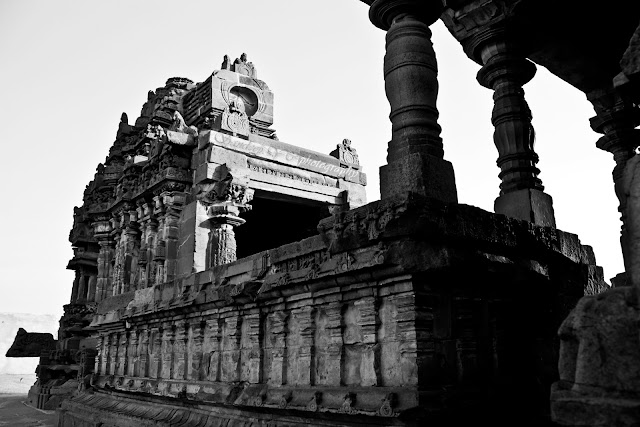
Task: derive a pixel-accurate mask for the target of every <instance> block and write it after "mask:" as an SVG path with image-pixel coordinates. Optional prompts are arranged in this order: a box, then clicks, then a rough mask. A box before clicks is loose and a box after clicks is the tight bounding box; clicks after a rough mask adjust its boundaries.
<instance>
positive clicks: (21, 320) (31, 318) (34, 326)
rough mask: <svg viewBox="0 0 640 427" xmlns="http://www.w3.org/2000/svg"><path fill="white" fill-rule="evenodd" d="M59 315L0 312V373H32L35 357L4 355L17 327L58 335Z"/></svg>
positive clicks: (55, 336)
mask: <svg viewBox="0 0 640 427" xmlns="http://www.w3.org/2000/svg"><path fill="white" fill-rule="evenodd" d="M58 320H59V316H56V315H54V314H29V313H0V375H2V374H15V375H18V374H33V373H34V372H35V370H36V366H38V361H39V358H37V357H19V358H16V357H5V354H7V350H9V347H11V344H13V340H14V338H15V337H16V333H17V332H18V329H19V328H23V329H25V330H26V331H27V332H48V333H50V334H52V335H53V337H54V338H57V337H58Z"/></svg>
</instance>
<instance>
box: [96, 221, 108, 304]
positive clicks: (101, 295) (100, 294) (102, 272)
mask: <svg viewBox="0 0 640 427" xmlns="http://www.w3.org/2000/svg"><path fill="white" fill-rule="evenodd" d="M92 226H93V235H94V237H95V238H96V240H97V241H98V244H99V245H100V252H99V253H98V276H97V278H96V297H95V302H100V301H102V300H103V299H105V298H107V297H108V296H110V294H109V290H110V289H111V260H112V259H113V240H112V239H111V230H112V227H111V222H110V221H108V218H106V217H100V218H97V219H96V221H95V222H93V224H92Z"/></svg>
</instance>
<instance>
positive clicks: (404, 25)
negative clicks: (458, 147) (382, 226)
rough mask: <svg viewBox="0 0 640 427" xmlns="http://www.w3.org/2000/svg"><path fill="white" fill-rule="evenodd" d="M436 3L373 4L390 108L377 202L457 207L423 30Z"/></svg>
mask: <svg viewBox="0 0 640 427" xmlns="http://www.w3.org/2000/svg"><path fill="white" fill-rule="evenodd" d="M441 11H442V3H441V2H438V1H432V2H424V1H416V0H376V1H374V2H373V3H372V4H371V8H370V10H369V18H370V19H371V22H372V23H373V24H374V25H376V26H377V27H379V28H381V29H384V30H387V37H386V54H385V57H384V78H385V91H386V94H387V99H388V100H389V104H390V105H391V114H390V115H389V118H390V120H391V124H392V128H391V133H392V138H391V141H390V142H389V149H388V156H387V161H388V164H387V165H385V166H383V167H381V168H380V194H381V197H382V198H386V197H391V196H393V195H394V194H397V193H401V192H407V191H411V192H417V193H420V194H423V195H426V196H429V197H434V198H437V199H440V200H443V201H445V202H457V194H456V187H455V178H454V174H453V167H452V166H451V164H450V163H449V162H447V161H446V160H444V159H443V156H444V151H443V148H442V139H441V138H440V126H439V125H438V110H437V108H436V99H437V96H438V79H437V73H438V66H437V62H436V56H435V52H434V50H433V46H432V44H431V31H430V30H429V25H430V24H432V23H433V22H435V20H436V19H438V16H439V15H440V13H441Z"/></svg>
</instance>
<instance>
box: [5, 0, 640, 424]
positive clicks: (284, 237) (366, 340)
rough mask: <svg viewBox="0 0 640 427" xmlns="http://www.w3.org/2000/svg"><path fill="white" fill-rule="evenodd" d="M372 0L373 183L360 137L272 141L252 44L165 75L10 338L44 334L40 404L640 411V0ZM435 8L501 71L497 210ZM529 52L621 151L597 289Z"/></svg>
mask: <svg viewBox="0 0 640 427" xmlns="http://www.w3.org/2000/svg"><path fill="white" fill-rule="evenodd" d="M363 3H366V5H364V4H363V13H366V10H365V9H366V8H367V7H368V9H369V17H370V19H371V21H372V23H373V24H374V25H376V26H377V27H379V28H380V29H382V30H384V31H386V32H387V38H386V55H385V59H384V79H385V88H386V94H387V97H388V100H389V103H390V106H391V114H390V120H391V124H392V139H391V141H390V142H389V145H388V157H387V164H385V165H383V166H382V167H381V168H380V187H381V188H380V192H381V199H380V200H379V201H375V202H372V203H367V202H366V198H365V185H366V176H365V175H364V173H363V172H362V169H361V166H360V164H359V160H358V154H357V151H356V148H358V147H354V146H352V144H351V142H350V141H349V140H348V139H345V140H343V141H336V149H335V150H334V151H332V152H331V153H328V154H322V153H318V152H315V151H312V150H309V149H305V148H300V147H296V146H293V145H290V144H287V143H285V142H281V141H279V140H278V138H277V137H276V133H275V131H274V129H273V128H272V125H273V122H274V120H273V119H274V117H273V105H274V95H273V93H272V92H271V91H270V90H269V87H268V86H267V84H266V83H265V82H263V81H261V80H259V79H258V77H257V72H256V67H255V66H254V65H253V64H252V63H251V62H249V61H248V59H247V56H246V55H244V54H243V55H241V56H240V57H239V58H237V59H235V60H231V58H229V57H227V56H225V57H224V59H223V61H222V64H221V66H220V69H219V70H215V71H213V73H212V74H211V76H209V77H208V78H207V79H206V80H204V81H203V82H200V83H194V82H193V81H191V80H189V79H187V78H176V77H174V78H169V79H168V80H167V82H166V85H165V86H164V87H161V88H158V89H156V90H155V91H150V92H149V93H148V97H147V100H146V102H145V103H144V105H143V107H142V111H141V113H140V117H139V118H137V119H136V120H135V122H133V123H130V122H129V119H128V118H127V116H126V115H125V114H123V116H122V118H121V121H120V123H119V125H118V131H117V136H116V139H115V142H114V143H113V146H112V147H111V149H110V151H109V154H108V156H107V158H106V160H105V162H104V163H103V164H100V165H98V167H97V169H96V174H95V177H94V179H93V180H92V181H91V182H90V183H89V184H88V185H87V187H86V190H85V193H84V199H83V205H82V206H80V207H76V208H75V210H74V225H73V229H72V230H71V234H70V241H71V244H72V246H73V248H74V257H73V259H72V260H71V261H70V262H69V265H68V268H69V269H72V270H74V271H75V274H76V276H75V277H76V278H75V281H74V283H73V287H72V292H71V301H70V303H69V304H68V305H66V306H65V307H64V316H63V317H62V319H61V321H60V330H59V335H58V337H57V340H55V341H52V339H51V337H50V336H43V335H45V334H33V333H32V334H30V333H27V332H26V331H24V330H21V331H20V332H19V333H18V336H17V338H16V343H15V345H14V347H13V348H12V349H11V350H10V352H11V355H12V356H14V357H15V356H17V357H20V356H33V355H35V354H39V355H40V364H39V366H38V368H37V374H38V380H37V382H36V384H35V385H34V386H33V387H32V389H31V391H30V393H29V403H30V404H31V405H33V406H36V407H38V408H42V409H56V408H57V411H58V415H59V426H73V427H89V426H92V427H93V426H103V427H115V426H184V427H187V426H279V427H280V426H298V425H308V426H330V425H341V426H422V425H425V426H426V425H433V426H445V425H446V426H457V425H472V423H474V424H478V425H482V424H484V423H486V422H489V423H490V424H489V425H509V426H553V425H580V426H639V425H640V329H639V327H638V325H639V324H640V323H639V320H640V308H639V304H640V300H639V295H638V290H639V287H640V222H639V221H638V218H640V184H638V183H637V180H636V177H638V176H640V167H639V162H640V157H638V156H636V152H637V148H638V146H639V145H640V138H639V137H638V131H637V130H636V129H635V128H636V126H637V125H638V124H639V123H640V114H639V113H640V111H639V109H638V103H639V102H640V85H639V83H638V82H640V28H639V27H638V24H639V23H640V5H636V4H630V2H629V3H627V2H622V1H619V0H612V1H610V2H608V3H607V4H606V5H602V7H597V8H584V7H582V8H579V9H580V10H581V13H580V16H581V18H580V19H577V18H576V15H575V5H570V4H568V3H564V2H562V3H561V4H557V2H551V1H548V0H547V1H542V0H538V1H534V0H476V1H470V0H455V1H454V0H444V1H440V0H428V1H418V0H375V1H373V0H369V1H364V0H363ZM437 19H441V20H443V21H444V23H445V24H446V25H447V27H448V29H449V31H450V32H451V34H452V35H453V36H454V37H455V38H456V39H457V40H458V41H459V42H460V43H461V45H462V46H463V48H464V50H465V52H466V53H467V55H468V56H469V58H470V59H471V60H473V61H475V62H476V63H478V64H479V65H480V66H481V69H480V71H479V72H478V82H479V83H480V84H481V85H483V86H486V87H487V88H489V89H491V90H493V91H494V101H495V107H494V110H493V114H492V118H491V120H492V123H493V124H494V126H495V134H494V142H495V145H496V147H497V150H498V155H497V164H498V167H499V169H500V172H499V177H500V179H501V184H500V188H499V190H498V189H496V195H497V198H496V201H495V212H486V211H484V210H481V209H478V208H475V207H471V206H467V205H463V204H459V203H458V201H457V194H456V185H455V178H454V169H453V166H452V164H451V163H449V162H448V161H446V160H445V159H444V149H443V147H444V144H443V141H442V139H441V138H440V126H439V125H438V123H437V118H438V110H437V108H436V100H437V92H438V81H437V62H436V55H435V52H434V50H433V48H432V45H431V41H430V37H431V33H430V31H429V26H430V25H431V24H432V23H434V22H435V21H436V20H437ZM536 64H538V65H541V66H544V67H546V68H548V69H549V70H550V71H551V72H552V73H554V74H556V75H557V76H558V77H560V78H562V79H563V80H565V81H566V82H567V83H568V84H571V85H573V86H575V87H576V88H578V89H579V90H581V91H583V92H584V93H585V95H586V100H585V101H588V102H591V103H592V104H593V107H594V110H595V116H594V118H593V119H592V120H591V127H592V128H593V130H594V131H596V132H598V133H601V134H602V137H601V138H600V139H599V140H598V142H597V144H596V145H597V147H598V148H601V149H603V150H606V151H608V152H611V153H612V154H613V156H614V159H615V161H616V166H615V169H614V170H613V180H614V185H615V191H616V195H617V196H618V198H619V201H620V208H619V210H620V213H621V219H622V229H621V247H622V251H623V255H624V260H625V270H626V271H625V272H622V273H620V274H618V275H617V276H616V277H615V278H614V279H613V280H612V282H613V285H614V286H613V287H611V288H610V287H609V286H608V285H607V284H606V283H605V282H604V280H603V277H602V269H601V268H600V267H598V266H597V265H596V260H595V257H594V255H593V251H592V249H591V248H590V247H589V246H585V245H582V244H581V242H580V240H579V239H578V236H576V235H574V234H571V233H569V232H565V231H561V230H559V229H557V228H556V226H555V219H554V211H553V202H552V198H551V196H550V195H548V194H547V193H545V192H544V186H543V184H542V181H541V180H540V178H539V177H538V174H539V172H540V171H539V170H538V168H537V166H536V165H537V162H538V156H537V154H536V152H535V151H534V135H535V132H534V129H533V127H532V124H531V118H532V113H531V111H530V109H529V107H528V105H527V102H526V100H525V96H524V91H523V89H522V86H523V85H524V84H526V83H527V82H528V81H530V80H531V79H532V78H533V77H534V75H535V72H536ZM381 77H382V76H381ZM559 103H560V102H559ZM586 125H587V124H586V123H585V126H586ZM360 149H362V148H361V147H360ZM276 224H281V225H282V224H286V227H282V226H275V225H276Z"/></svg>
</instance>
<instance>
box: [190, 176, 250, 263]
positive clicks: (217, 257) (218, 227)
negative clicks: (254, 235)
mask: <svg viewBox="0 0 640 427" xmlns="http://www.w3.org/2000/svg"><path fill="white" fill-rule="evenodd" d="M198 199H199V200H200V202H201V203H202V204H203V205H204V206H206V207H207V215H208V216H209V224H210V226H211V233H210V236H209V244H208V247H207V262H206V263H207V268H211V267H215V266H217V265H223V264H228V263H230V262H233V261H235V260H236V259H237V258H236V239H235V233H234V232H233V228H234V227H238V226H240V225H242V224H244V223H245V220H244V219H242V218H240V216H239V215H240V213H242V212H246V211H249V210H251V205H250V202H251V200H253V190H252V189H250V188H249V187H248V186H247V185H246V184H245V183H244V182H241V180H238V181H236V182H234V177H233V176H232V175H231V173H230V171H229V168H227V166H226V165H221V166H219V167H218V168H217V170H216V172H215V174H214V176H213V177H212V178H211V180H210V181H209V182H205V183H201V184H200V191H199V194H198Z"/></svg>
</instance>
